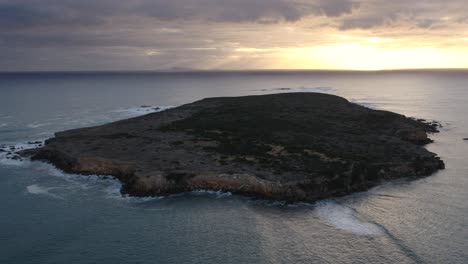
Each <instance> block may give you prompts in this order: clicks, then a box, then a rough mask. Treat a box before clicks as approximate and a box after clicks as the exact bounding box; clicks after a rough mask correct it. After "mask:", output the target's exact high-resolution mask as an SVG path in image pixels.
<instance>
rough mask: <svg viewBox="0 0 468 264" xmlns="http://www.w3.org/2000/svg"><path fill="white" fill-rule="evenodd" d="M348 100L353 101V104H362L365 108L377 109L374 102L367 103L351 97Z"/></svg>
mask: <svg viewBox="0 0 468 264" xmlns="http://www.w3.org/2000/svg"><path fill="white" fill-rule="evenodd" d="M350 102H351V103H353V104H357V105H360V106H364V107H365V108H369V109H373V110H376V109H378V107H377V105H376V104H374V103H369V102H366V101H362V100H358V99H351V100H350Z"/></svg>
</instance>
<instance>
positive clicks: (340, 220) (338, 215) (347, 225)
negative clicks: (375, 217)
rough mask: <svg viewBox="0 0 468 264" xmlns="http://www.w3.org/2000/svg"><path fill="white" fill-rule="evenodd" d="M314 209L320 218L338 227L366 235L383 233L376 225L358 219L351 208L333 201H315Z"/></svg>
mask: <svg viewBox="0 0 468 264" xmlns="http://www.w3.org/2000/svg"><path fill="white" fill-rule="evenodd" d="M315 210H316V213H317V214H318V216H319V217H320V218H322V219H323V220H325V221H326V222H328V223H330V224H332V225H333V226H334V227H336V228H338V229H341V230H344V231H347V232H351V233H354V234H357V235H367V236H379V235H382V234H383V233H384V230H382V228H381V227H379V226H378V225H376V224H373V223H368V222H364V221H362V220H360V219H359V218H358V217H357V216H356V212H355V211H354V210H353V209H352V208H350V207H348V206H345V205H341V204H338V203H336V202H334V201H322V202H317V203H316V205H315Z"/></svg>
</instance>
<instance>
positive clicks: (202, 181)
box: [21, 93, 444, 201]
mask: <svg viewBox="0 0 468 264" xmlns="http://www.w3.org/2000/svg"><path fill="white" fill-rule="evenodd" d="M437 127H438V125H437V123H428V122H425V120H415V119H411V118H407V117H405V116H403V115H399V114H396V113H391V112H387V111H379V110H372V109H368V108H365V107H362V106H359V105H357V104H353V103H350V102H349V101H347V100H346V99H344V98H340V97H338V96H333V95H327V94H320V93H286V94H273V95H262V96H244V97H229V98H228V97H226V98H208V99H203V100H200V101H197V102H194V103H191V104H187V105H183V106H180V107H176V108H173V109H169V110H165V111H162V112H158V113H152V114H148V115H144V116H140V117H136V118H131V119H126V120H122V121H118V122H114V123H110V124H106V125H102V126H97V127H90V128H82V129H74V130H69V131H64V132H59V133H56V135H55V137H54V138H51V139H48V140H46V142H45V145H44V146H42V147H39V148H36V149H33V150H25V151H22V152H21V155H23V156H29V157H31V159H33V160H43V161H47V162H51V163H52V164H54V165H55V166H57V167H58V168H60V169H62V170H64V171H65V172H69V173H80V174H101V175H112V176H115V177H116V178H117V179H119V180H120V181H121V182H122V183H123V187H122V193H124V194H129V195H132V196H156V195H168V194H175V193H180V192H186V191H192V190H197V189H206V190H216V191H217V190H222V191H229V192H233V193H242V194H253V195H259V196H261V197H264V198H269V199H278V200H288V201H315V200H318V199H322V198H327V197H332V196H340V195H345V194H349V193H352V192H355V191H363V190H366V189H369V188H371V187H373V186H376V185H378V184H379V183H381V182H382V181H386V180H392V179H397V178H403V177H405V178H417V177H422V176H428V175H431V174H432V173H434V172H436V171H438V170H440V169H443V168H444V163H443V161H442V160H441V159H440V158H439V157H437V155H436V154H434V153H431V152H429V151H428V150H426V149H425V148H424V147H423V145H425V144H428V143H430V142H432V140H431V139H429V138H428V133H436V132H438V130H437Z"/></svg>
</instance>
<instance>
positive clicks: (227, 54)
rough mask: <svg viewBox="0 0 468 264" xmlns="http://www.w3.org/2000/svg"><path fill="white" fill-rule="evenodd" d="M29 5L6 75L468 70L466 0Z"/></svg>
mask: <svg viewBox="0 0 468 264" xmlns="http://www.w3.org/2000/svg"><path fill="white" fill-rule="evenodd" d="M28 1H29V0H26V1H3V2H2V0H0V13H1V11H2V10H6V11H5V12H6V13H8V14H10V15H9V16H2V17H0V22H1V23H0V29H1V30H0V57H1V60H0V70H8V71H9V70H55V69H60V70H64V69H66V70H80V69H86V70H132V69H133V70H159V69H171V68H191V69H203V70H239V69H240V70H245V69H344V70H382V69H414V68H468V5H467V3H466V0H451V1H442V0H418V1H407V0H392V1H387V0H333V1H331V0H274V1H272V0H255V1H253V0H235V1H234V0H232V1H219V0H190V1H189V0H180V1H168V0H139V1H128V2H125V3H123V2H122V3H121V2H112V3H110V2H107V1H95V0H81V1H80V3H81V4H80V5H75V4H73V3H74V2H73V1H71V2H70V1H54V0H44V2H45V3H43V4H39V3H33V1H31V2H28ZM2 3H3V4H2ZM46 3H49V4H46ZM2 8H3V9H2ZM15 10H16V11H15ZM100 10H108V11H109V12H104V13H103V12H101V11H100ZM19 11H21V12H19ZM70 11H73V12H70ZM15 12H17V13H15ZM70 14H72V15H70ZM26 17H27V18H28V19H26V20H25V18H26ZM90 54H91V55H92V56H90ZM37 58H41V59H40V60H39V59H37Z"/></svg>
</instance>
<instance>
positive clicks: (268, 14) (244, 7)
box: [0, 0, 356, 29]
mask: <svg viewBox="0 0 468 264" xmlns="http://www.w3.org/2000/svg"><path fill="white" fill-rule="evenodd" d="M353 7H356V4H355V3H353V2H352V1H351V0H170V1H169V0H135V1H111V0H99V1H95V0H80V1H75V0H44V1H35V0H0V27H1V28H4V29H8V28H10V29H11V27H23V28H24V27H40V26H59V25H63V26H89V25H97V24H102V23H106V22H108V21H109V20H112V18H113V17H150V18H155V19H159V20H177V19H182V20H192V19H193V20H207V21H217V22H260V23H278V22H281V21H290V22H291V21H298V20H300V19H301V18H303V17H305V16H309V15H321V14H324V15H326V16H331V17H335V16H340V15H342V14H349V13H351V11H352V8H353Z"/></svg>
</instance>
